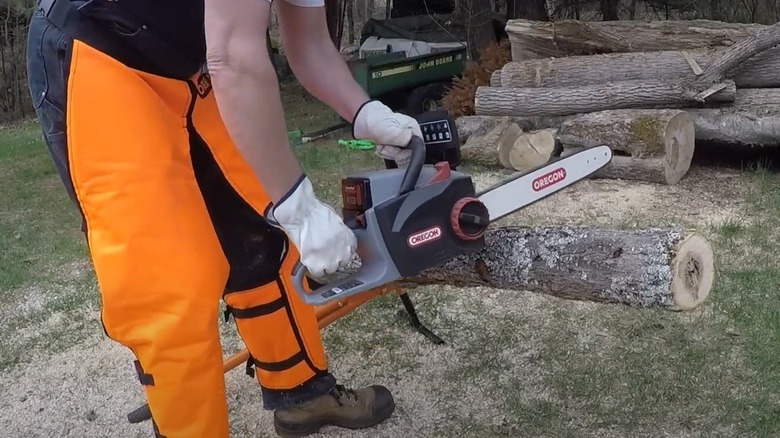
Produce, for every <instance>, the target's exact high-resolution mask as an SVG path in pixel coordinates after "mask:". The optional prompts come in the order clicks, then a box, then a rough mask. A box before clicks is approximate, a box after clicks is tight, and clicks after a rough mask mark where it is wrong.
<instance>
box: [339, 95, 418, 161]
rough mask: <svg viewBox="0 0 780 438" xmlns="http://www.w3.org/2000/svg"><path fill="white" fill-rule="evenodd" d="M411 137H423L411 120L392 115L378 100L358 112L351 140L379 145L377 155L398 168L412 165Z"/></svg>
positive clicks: (371, 101)
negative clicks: (410, 159) (392, 161)
mask: <svg viewBox="0 0 780 438" xmlns="http://www.w3.org/2000/svg"><path fill="white" fill-rule="evenodd" d="M412 135H417V136H419V137H422V131H421V130H420V124H419V123H417V120H415V119H414V118H412V117H409V116H407V115H405V114H401V113H396V112H393V111H392V110H391V109H390V108H388V107H387V106H386V105H384V104H383V103H382V102H379V101H378V100H369V101H368V102H366V103H365V104H363V106H362V107H360V109H359V110H358V112H357V114H356V115H355V119H354V120H353V121H352V136H353V137H354V138H356V139H361V140H362V139H364V140H372V141H373V142H374V143H376V154H377V155H378V156H380V157H381V158H384V159H387V160H394V161H395V162H396V163H397V164H398V167H405V166H406V165H407V164H409V158H410V157H411V154H412V151H411V150H410V149H408V145H409V142H410V141H411V139H412Z"/></svg>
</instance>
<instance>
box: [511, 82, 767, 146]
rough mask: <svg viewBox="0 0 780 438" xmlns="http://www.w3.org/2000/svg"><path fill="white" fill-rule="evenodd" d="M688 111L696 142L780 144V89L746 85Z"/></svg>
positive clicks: (756, 144) (740, 144) (750, 144)
mask: <svg viewBox="0 0 780 438" xmlns="http://www.w3.org/2000/svg"><path fill="white" fill-rule="evenodd" d="M686 111H687V112H688V113H689V114H690V116H691V119H692V120H693V124H694V125H695V127H696V141H697V143H705V142H712V143H720V144H731V145H738V146H780V89H777V88H767V89H749V88H743V89H739V90H737V98H736V99H735V100H734V103H733V104H731V105H723V106H720V107H713V108H690V109H688V110H686ZM526 124H528V122H526Z"/></svg>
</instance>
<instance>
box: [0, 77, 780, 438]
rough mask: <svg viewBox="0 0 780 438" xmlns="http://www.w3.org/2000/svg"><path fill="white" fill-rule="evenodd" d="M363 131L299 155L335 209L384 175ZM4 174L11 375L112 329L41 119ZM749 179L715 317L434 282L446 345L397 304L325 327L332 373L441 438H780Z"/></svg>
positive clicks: (3, 291)
mask: <svg viewBox="0 0 780 438" xmlns="http://www.w3.org/2000/svg"><path fill="white" fill-rule="evenodd" d="M283 92H284V93H285V96H286V98H285V105H286V108H287V110H288V114H287V115H288V120H287V122H288V129H290V130H293V129H301V130H303V131H304V132H306V131H310V130H315V129H319V128H322V127H324V126H327V125H329V124H333V123H336V122H338V121H339V119H338V118H337V117H335V116H334V115H333V114H332V113H330V112H327V111H323V110H322V106H321V104H319V103H318V102H316V101H314V99H312V98H311V97H310V96H308V95H306V94H305V93H303V92H301V91H300V90H299V89H296V88H295V87H293V86H291V85H286V86H285V87H284V89H283ZM348 136H349V133H348V132H346V131H342V132H339V133H335V134H334V135H333V136H332V137H331V138H329V139H325V140H322V141H317V142H315V143H312V144H307V145H302V146H299V147H297V148H296V153H297V154H298V155H299V157H300V158H301V160H302V163H303V166H304V168H305V170H306V172H307V173H308V174H309V175H310V177H311V178H312V180H313V182H314V185H315V187H316V189H317V191H318V193H319V194H320V196H321V197H322V198H323V199H325V200H327V201H328V202H329V203H331V204H333V205H334V206H335V205H337V204H338V202H339V196H340V194H339V184H338V183H339V179H340V178H341V177H342V176H344V175H345V174H347V173H348V172H350V171H353V170H362V169H371V168H380V167H381V166H382V163H381V160H379V159H378V158H376V157H375V156H374V155H373V152H371V151H350V150H347V149H345V148H343V147H341V146H339V145H338V144H337V142H336V139H338V138H339V137H341V138H348ZM0 174H1V175H3V176H4V181H3V190H2V193H3V195H2V196H0V242H2V243H1V244H2V248H0V249H1V251H0V333H2V338H1V339H0V369H1V370H2V372H4V373H10V372H11V371H13V370H17V369H22V368H24V367H25V366H28V365H27V364H28V363H30V364H31V365H30V366H36V365H34V363H32V362H33V361H34V360H35V357H36V355H44V356H48V355H53V354H55V353H57V352H59V351H62V350H64V349H67V348H69V346H71V345H74V344H77V343H79V342H81V341H82V340H83V339H85V338H86V337H87V336H92V335H94V334H95V333H96V332H97V331H99V330H100V328H99V326H98V325H97V324H96V323H95V319H94V318H86V317H85V315H86V314H89V313H91V312H95V311H96V309H97V306H98V303H99V302H98V294H97V290H96V288H95V285H94V277H93V275H92V272H91V270H90V266H89V264H88V261H87V258H86V251H85V247H84V241H83V237H82V235H81V232H80V231H79V225H80V220H79V217H78V215H77V213H76V211H75V210H74V208H73V207H72V206H71V204H70V201H68V200H67V199H66V197H65V194H64V191H63V189H62V186H61V183H60V181H59V179H58V177H57V175H56V173H55V171H54V168H53V166H52V165H51V162H50V160H49V157H48V155H47V154H46V151H45V146H44V145H43V143H42V141H41V139H40V135H39V131H38V128H37V125H35V124H33V123H23V124H20V125H17V126H13V127H9V128H4V129H3V130H2V132H0ZM745 178H747V179H748V180H749V182H750V184H751V187H752V188H753V189H752V191H751V193H750V195H749V197H748V199H747V202H748V203H747V205H748V207H747V208H746V209H745V210H744V211H743V212H741V216H739V217H738V218H731V219H728V220H725V221H723V222H718V223H714V224H712V226H710V227H709V228H707V229H702V230H699V231H701V232H703V233H705V234H706V235H707V236H708V237H709V238H710V239H711V241H712V243H713V245H714V247H715V253H716V255H717V258H716V263H717V266H716V268H717V276H716V285H715V288H714V290H713V292H712V294H711V297H710V301H709V302H708V303H707V304H706V306H704V307H703V308H702V309H699V310H695V311H691V312H686V313H672V312H666V311H648V310H637V309H631V308H627V307H622V306H613V305H597V304H592V303H581V302H571V301H565V300H558V299H553V298H550V297H539V296H534V295H530V294H528V295H522V294H517V293H512V294H501V293H497V292H496V291H491V290H487V289H469V290H459V289H454V288H447V287H431V288H424V289H423V290H424V291H427V292H420V293H414V294H413V299H414V300H415V302H417V305H418V311H419V312H420V317H421V319H422V320H423V321H424V322H425V323H426V325H428V326H429V327H431V328H432V329H433V330H434V331H435V332H436V333H437V334H439V335H440V336H441V337H442V338H444V339H445V340H446V341H447V345H445V346H434V345H432V344H431V343H430V342H428V341H427V340H426V339H424V338H422V337H421V336H417V335H416V333H414V331H413V330H412V329H411V328H410V327H409V326H408V324H407V323H406V322H404V321H403V320H402V319H400V318H398V315H397V311H398V310H399V309H400V305H399V303H398V301H397V299H396V298H394V297H392V296H389V297H385V298H381V299H377V300H374V301H372V302H370V303H368V304H366V305H365V306H363V307H362V308H360V309H358V310H357V311H356V312H354V313H353V314H352V315H350V316H349V317H347V318H343V319H341V320H339V321H338V322H337V323H335V324H334V325H333V326H331V328H329V329H328V330H326V331H325V332H324V335H323V339H324V341H325V345H326V348H327V349H328V353H329V357H331V358H332V359H331V361H332V363H333V364H334V365H333V366H334V369H337V370H339V371H338V373H339V375H341V376H345V377H346V378H348V379H352V380H356V381H362V382H368V381H370V380H375V379H382V380H385V381H390V382H394V384H395V385H396V387H397V388H398V390H399V394H401V395H399V400H400V402H399V409H401V410H403V411H404V412H405V413H404V414H400V413H399V415H408V416H409V417H410V418H411V420H409V421H411V422H414V421H419V423H418V425H419V426H420V427H424V428H425V430H426V431H427V432H426V433H428V434H430V435H426V436H441V437H446V436H545V437H583V436H588V437H591V436H592V437H612V436H614V437H629V436H630V437H635V436H658V437H661V436H702V437H776V436H780V348H779V347H778V345H780V294H778V286H780V264H779V263H780V262H778V259H777V256H776V252H777V247H778V243H779V242H780V180H779V179H778V176H777V175H775V174H773V173H772V172H770V171H768V170H766V169H764V168H756V169H752V170H749V171H746V176H745ZM676 213H677V212H671V213H669V215H667V216H666V217H667V218H668V217H675V218H676V217H677V215H676ZM661 219H663V218H660V219H659V220H661ZM675 220H676V219H675ZM675 220H671V219H669V220H667V219H663V220H662V222H664V223H666V222H671V223H673V222H674V221H675ZM631 225H632V226H645V225H653V223H652V220H651V219H648V218H647V217H644V218H640V217H638V218H637V220H636V221H632V224H631ZM654 225H660V223H655V224H654ZM616 226H621V227H623V226H627V225H626V224H616ZM222 327H223V329H224V330H226V332H228V331H229V332H232V324H230V325H224V324H223V325H222ZM232 339H233V340H235V338H232ZM378 346H381V348H378ZM415 394H424V395H421V396H417V395H415ZM399 412H400V411H399ZM415 418H417V419H419V420H415ZM117 421H122V419H119V420H117ZM453 425H457V426H458V427H459V428H460V431H459V432H458V431H457V430H456V429H457V428H455V427H453ZM388 427H390V428H392V427H401V426H397V425H396V426H388ZM368 433H369V434H370V433H371V432H368Z"/></svg>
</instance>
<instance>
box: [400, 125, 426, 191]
mask: <svg viewBox="0 0 780 438" xmlns="http://www.w3.org/2000/svg"><path fill="white" fill-rule="evenodd" d="M408 148H409V149H411V150H412V156H411V157H410V158H409V165H408V166H406V173H404V179H403V180H402V181H401V188H400V189H399V190H398V195H399V196H401V195H405V194H407V193H409V192H411V191H412V190H414V188H415V186H416V185H417V179H419V178H420V172H422V168H423V165H424V164H425V152H426V150H425V140H423V139H422V137H419V136H416V135H412V139H411V140H410V141H409V146H408Z"/></svg>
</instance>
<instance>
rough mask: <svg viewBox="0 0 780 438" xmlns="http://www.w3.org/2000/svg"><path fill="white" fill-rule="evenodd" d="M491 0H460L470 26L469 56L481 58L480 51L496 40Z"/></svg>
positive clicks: (474, 58) (468, 26) (475, 58)
mask: <svg viewBox="0 0 780 438" xmlns="http://www.w3.org/2000/svg"><path fill="white" fill-rule="evenodd" d="M490 1H491V0H460V2H461V5H462V6H463V7H464V9H465V10H464V13H465V14H466V17H468V19H467V28H468V36H467V38H468V46H469V56H470V58H471V59H473V60H477V59H479V51H480V50H482V49H483V48H485V47H487V46H488V45H490V43H495V42H496V34H495V32H494V30H493V9H492V8H491V5H490Z"/></svg>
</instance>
